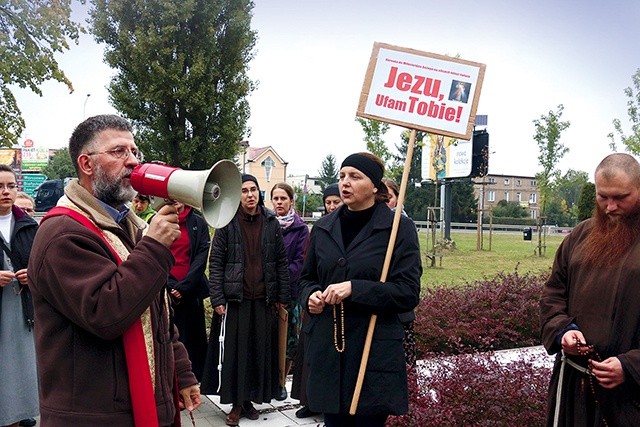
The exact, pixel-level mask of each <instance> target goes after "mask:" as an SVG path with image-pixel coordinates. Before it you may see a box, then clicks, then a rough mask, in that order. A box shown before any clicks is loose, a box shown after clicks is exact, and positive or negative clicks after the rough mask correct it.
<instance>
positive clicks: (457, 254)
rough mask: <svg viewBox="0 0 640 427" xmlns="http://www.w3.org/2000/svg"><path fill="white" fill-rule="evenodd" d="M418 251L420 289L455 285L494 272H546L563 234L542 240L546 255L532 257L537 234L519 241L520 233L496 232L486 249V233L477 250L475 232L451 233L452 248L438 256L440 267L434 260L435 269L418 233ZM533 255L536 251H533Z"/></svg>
mask: <svg viewBox="0 0 640 427" xmlns="http://www.w3.org/2000/svg"><path fill="white" fill-rule="evenodd" d="M419 237H420V250H421V251H422V253H423V258H422V266H423V274H422V287H423V289H424V287H431V286H434V285H451V284H453V285H459V284H464V283H467V282H472V281H475V280H481V279H483V278H485V277H486V278H493V277H495V275H496V274H497V273H500V272H504V273H513V272H515V271H516V270H517V271H518V273H522V274H524V273H527V272H542V271H549V270H550V269H551V266H552V264H553V258H554V256H555V253H556V250H557V249H558V246H559V245H560V243H561V242H562V240H563V239H564V237H565V236H564V235H560V234H553V235H548V236H547V237H546V253H545V252H544V251H543V255H542V256H541V257H539V256H537V255H536V254H534V250H535V249H536V248H537V237H538V236H537V235H536V234H535V233H534V235H533V240H531V241H526V240H523V237H522V233H496V232H494V233H493V235H492V236H491V250H489V239H490V236H489V233H488V232H485V233H484V236H483V248H484V249H483V250H481V251H478V250H477V249H476V248H477V234H476V233H475V232H452V233H451V239H452V240H453V241H454V242H455V244H456V247H455V249H453V250H448V251H446V253H445V254H444V256H443V257H442V266H440V261H439V259H437V258H436V267H434V268H431V267H430V265H431V261H430V260H428V259H426V257H425V255H426V253H427V252H428V250H430V248H431V246H430V245H431V241H430V240H429V246H427V233H426V232H425V231H424V230H422V231H420V232H419ZM536 253H537V252H536Z"/></svg>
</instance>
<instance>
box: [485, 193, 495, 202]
mask: <svg viewBox="0 0 640 427" xmlns="http://www.w3.org/2000/svg"><path fill="white" fill-rule="evenodd" d="M487 200H488V201H490V202H495V201H496V192H495V191H489V193H488V194H487Z"/></svg>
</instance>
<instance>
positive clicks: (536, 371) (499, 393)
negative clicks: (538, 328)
mask: <svg viewBox="0 0 640 427" xmlns="http://www.w3.org/2000/svg"><path fill="white" fill-rule="evenodd" d="M550 375H551V369H550V368H549V367H548V366H546V365H545V364H544V363H539V361H535V360H520V361H515V362H511V363H509V364H506V365H505V364H503V363H500V362H498V361H496V360H495V359H494V358H493V355H492V353H481V354H462V355H457V356H448V357H435V358H433V359H429V360H428V361H427V363H426V367H424V366H423V368H422V369H420V368H418V369H416V370H415V371H413V372H411V373H410V377H409V413H408V414H407V415H404V416H402V417H390V418H389V420H388V421H387V427H428V426H439V427H448V426H452V427H453V426H455V427H458V426H477V427H483V426H505V427H506V426H509V427H510V426H541V425H544V424H545V416H546V411H545V408H546V400H547V386H548V383H549V378H550Z"/></svg>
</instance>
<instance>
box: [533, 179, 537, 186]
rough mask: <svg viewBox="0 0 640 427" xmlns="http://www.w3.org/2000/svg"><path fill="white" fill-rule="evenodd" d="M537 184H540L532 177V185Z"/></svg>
mask: <svg viewBox="0 0 640 427" xmlns="http://www.w3.org/2000/svg"><path fill="white" fill-rule="evenodd" d="M536 185H538V183H537V182H536V180H535V179H532V180H531V186H532V187H535V186H536Z"/></svg>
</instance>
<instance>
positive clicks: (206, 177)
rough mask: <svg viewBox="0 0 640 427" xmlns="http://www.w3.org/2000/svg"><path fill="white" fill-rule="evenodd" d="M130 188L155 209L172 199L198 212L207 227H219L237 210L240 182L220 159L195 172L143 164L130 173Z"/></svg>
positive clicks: (231, 165) (234, 168)
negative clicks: (211, 165) (148, 200)
mask: <svg viewBox="0 0 640 427" xmlns="http://www.w3.org/2000/svg"><path fill="white" fill-rule="evenodd" d="M131 186H132V187H133V188H134V190H136V191H137V192H138V193H141V194H144V195H146V196H149V198H150V199H152V202H151V204H152V206H153V207H154V208H155V209H159V207H161V206H162V205H164V204H167V203H171V201H173V200H175V201H178V202H180V203H184V204H185V205H189V206H191V207H194V208H196V209H199V210H200V211H201V212H202V215H203V216H204V219H205V221H207V224H209V225H210V226H211V227H213V228H221V227H224V226H225V225H227V224H228V223H229V222H230V221H231V220H232V219H233V217H234V215H235V214H236V211H237V210H238V205H239V203H240V194H241V189H242V179H241V177H240V172H239V171H238V168H237V166H236V165H235V163H233V162H232V161H230V160H220V161H219V162H217V163H216V164H215V165H213V167H212V168H211V169H209V170H198V171H189V170H183V169H180V168H176V167H173V166H167V165H163V164H160V163H145V164H142V165H138V166H136V167H135V169H134V170H133V171H132V172H131Z"/></svg>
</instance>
